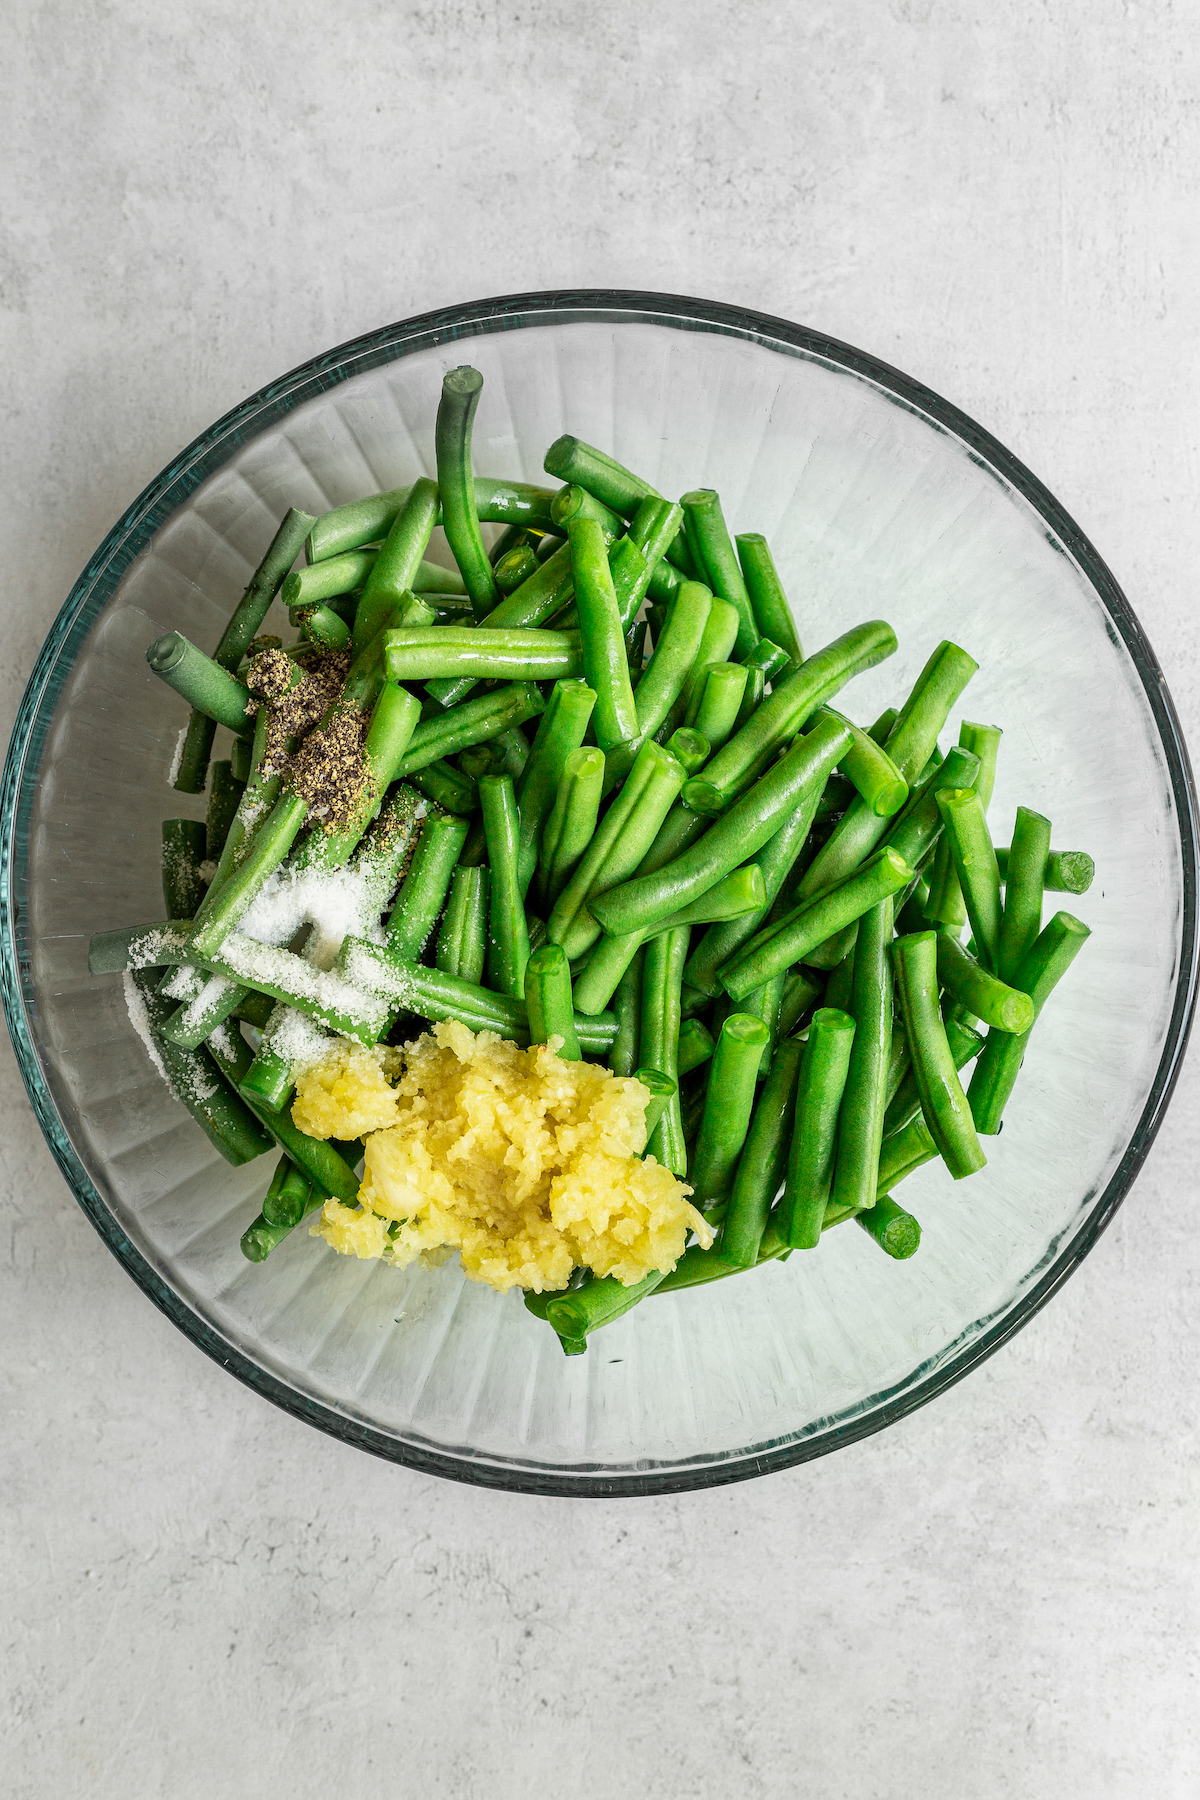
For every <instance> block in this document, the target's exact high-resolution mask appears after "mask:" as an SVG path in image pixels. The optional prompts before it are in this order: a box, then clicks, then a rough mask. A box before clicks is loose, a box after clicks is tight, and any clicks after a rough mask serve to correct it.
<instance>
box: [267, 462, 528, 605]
mask: <svg viewBox="0 0 1200 1800" xmlns="http://www.w3.org/2000/svg"><path fill="white" fill-rule="evenodd" d="M412 490H413V484H412V483H409V484H408V486H406V487H398V488H389V489H388V490H387V492H386V493H382V494H369V495H368V496H367V497H366V499H364V500H351V501H350V502H349V503H348V504H347V505H345V506H335V507H334V508H333V509H332V511H330V512H327V513H322V515H321V517H320V518H319V519H314V520H313V521H312V523H311V525H310V527H309V532H308V542H307V544H306V546H305V549H306V553H307V556H308V560H309V562H310V563H321V562H325V561H328V559H329V558H330V557H333V556H340V555H341V554H342V553H343V552H344V551H347V550H357V549H358V548H359V547H360V545H363V544H373V543H376V542H377V541H378V540H379V539H380V538H385V537H386V536H387V534H388V532H389V531H390V530H391V528H392V526H393V524H394V523H395V521H396V517H397V514H399V513H401V512H403V511H404V508H405V506H406V505H407V503H408V499H409V496H410V495H411V493H412ZM553 499H554V490H553V489H552V488H544V487H535V486H534V485H532V484H531V483H530V482H528V481H507V480H495V479H494V478H489V477H487V476H484V475H480V476H478V477H477V478H476V481H475V511H476V513H477V514H478V516H479V518H480V519H481V520H484V521H490V522H491V523H492V524H496V525H515V526H518V527H520V528H521V529H523V530H524V529H527V528H530V527H532V528H533V529H535V530H537V531H543V532H544V531H548V530H549V528H550V503H551V501H552V500H553ZM438 523H439V524H440V523H441V515H440V513H439V516H438ZM294 561H295V552H293V553H292V557H291V558H290V559H289V562H288V568H290V567H291V565H292V562H294ZM459 591H461V590H459Z"/></svg>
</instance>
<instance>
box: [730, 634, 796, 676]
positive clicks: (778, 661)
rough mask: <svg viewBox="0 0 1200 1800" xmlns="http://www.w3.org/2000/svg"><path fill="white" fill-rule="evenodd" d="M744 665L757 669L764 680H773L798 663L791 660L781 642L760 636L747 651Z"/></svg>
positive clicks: (750, 668)
mask: <svg viewBox="0 0 1200 1800" xmlns="http://www.w3.org/2000/svg"><path fill="white" fill-rule="evenodd" d="M744 667H745V668H746V669H747V670H750V671H753V670H754V669H758V670H759V671H760V673H761V674H762V677H763V680H764V681H772V682H773V681H774V680H775V679H776V677H777V676H779V675H782V674H783V672H784V671H785V670H788V671H789V672H790V671H791V670H792V669H798V668H799V667H800V664H799V662H793V661H792V658H791V657H790V656H789V655H788V653H787V651H786V650H785V649H784V648H783V646H782V645H781V644H776V643H774V642H772V640H771V639H770V638H765V637H760V638H759V640H758V642H757V644H755V646H754V648H753V650H749V651H747V653H746V660H745V664H744Z"/></svg>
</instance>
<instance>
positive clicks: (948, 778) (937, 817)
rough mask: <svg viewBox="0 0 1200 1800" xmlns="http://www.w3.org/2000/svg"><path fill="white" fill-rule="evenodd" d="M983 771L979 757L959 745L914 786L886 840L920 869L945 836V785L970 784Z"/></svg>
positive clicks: (898, 853) (907, 860) (915, 867)
mask: <svg viewBox="0 0 1200 1800" xmlns="http://www.w3.org/2000/svg"><path fill="white" fill-rule="evenodd" d="M978 773H979V758H978V757H977V756H975V755H973V754H972V752H971V751H970V750H961V749H959V747H958V746H957V745H955V747H954V749H952V750H951V751H950V753H949V755H948V756H947V757H946V758H945V760H944V761H943V762H940V763H939V764H938V765H937V767H936V768H934V769H932V770H930V772H929V775H928V776H927V777H926V778H925V780H924V782H923V783H922V782H918V783H917V785H916V787H914V788H913V790H912V794H911V796H910V800H909V804H908V805H907V806H906V807H905V809H904V811H903V812H902V813H901V814H900V817H899V818H898V819H897V820H895V822H894V823H893V824H892V826H891V829H890V830H889V831H888V834H887V836H886V837H885V838H884V840H883V841H884V843H885V844H890V845H891V847H892V849H893V850H894V851H895V852H896V854H897V855H898V856H902V857H903V858H904V860H905V862H910V863H911V864H912V866H913V868H914V869H919V868H920V867H921V866H922V864H923V863H924V862H925V860H926V858H927V857H928V856H929V853H930V851H931V850H932V849H933V847H934V845H935V844H936V843H937V841H938V839H939V838H940V837H941V832H942V814H941V809H940V807H939V806H938V803H937V796H938V792H939V790H940V789H941V788H944V787H948V788H969V787H973V786H974V784H975V779H976V777H977V775H978Z"/></svg>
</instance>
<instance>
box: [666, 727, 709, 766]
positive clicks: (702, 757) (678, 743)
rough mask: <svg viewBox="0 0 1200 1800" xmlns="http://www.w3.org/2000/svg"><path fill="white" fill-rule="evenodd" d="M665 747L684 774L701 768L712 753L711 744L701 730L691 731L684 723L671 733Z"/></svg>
mask: <svg viewBox="0 0 1200 1800" xmlns="http://www.w3.org/2000/svg"><path fill="white" fill-rule="evenodd" d="M666 747H667V751H668V753H669V754H670V755H671V756H673V757H674V758H675V760H676V762H677V763H679V765H680V766H681V768H682V769H683V772H684V774H685V775H691V774H692V773H693V772H694V771H695V770H696V769H701V768H703V767H704V764H705V763H706V762H707V761H708V759H709V756H710V755H711V753H712V746H711V744H710V743H709V741H708V739H707V738H706V737H705V736H704V734H703V732H700V731H691V730H689V729H688V727H687V726H686V725H681V726H680V728H679V730H678V731H673V732H672V733H671V735H670V737H669V738H668V739H667V745H666Z"/></svg>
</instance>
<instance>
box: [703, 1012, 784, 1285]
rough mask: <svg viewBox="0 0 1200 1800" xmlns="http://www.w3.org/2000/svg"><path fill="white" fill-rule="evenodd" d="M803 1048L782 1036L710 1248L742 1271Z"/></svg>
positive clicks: (757, 1229) (779, 1165)
mask: <svg viewBox="0 0 1200 1800" xmlns="http://www.w3.org/2000/svg"><path fill="white" fill-rule="evenodd" d="M804 1049H805V1047H804V1045H803V1044H802V1043H801V1042H800V1041H799V1039H798V1038H786V1039H785V1040H784V1041H783V1043H781V1044H780V1045H779V1048H778V1049H777V1050H776V1052H775V1055H774V1057H773V1058H772V1061H771V1071H770V1074H769V1075H768V1076H767V1078H766V1081H765V1082H764V1083H763V1089H762V1093H761V1095H760V1097H759V1100H758V1104H757V1106H756V1107H755V1109H754V1116H753V1118H752V1120H751V1122H750V1129H749V1131H748V1132H747V1134H746V1142H745V1145H744V1147H743V1149H742V1154H741V1156H740V1157H739V1158H738V1165H737V1173H736V1175H735V1176H734V1179H733V1187H732V1189H731V1191H730V1195H729V1206H728V1209H727V1210H726V1213H725V1217H724V1219H723V1220H722V1222H721V1229H720V1232H719V1233H718V1236H717V1242H716V1244H715V1246H714V1248H715V1249H716V1251H717V1253H718V1255H719V1256H721V1258H722V1259H723V1260H724V1261H725V1262H728V1263H734V1264H736V1265H737V1266H738V1267H740V1268H743V1269H750V1268H753V1266H754V1264H755V1263H756V1262H757V1261H758V1253H759V1250H760V1248H761V1246H762V1237H763V1232H764V1231H765V1230H766V1227H767V1217H768V1214H769V1213H770V1211H771V1205H772V1202H773V1201H774V1199H775V1196H776V1194H777V1193H778V1192H779V1187H780V1183H781V1182H782V1181H783V1177H784V1173H785V1170H786V1168H787V1161H788V1152H789V1148H790V1146H791V1141H792V1134H793V1131H794V1127H795V1118H796V1087H797V1082H798V1080H799V1075H800V1064H801V1061H802V1059H803V1056H804Z"/></svg>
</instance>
